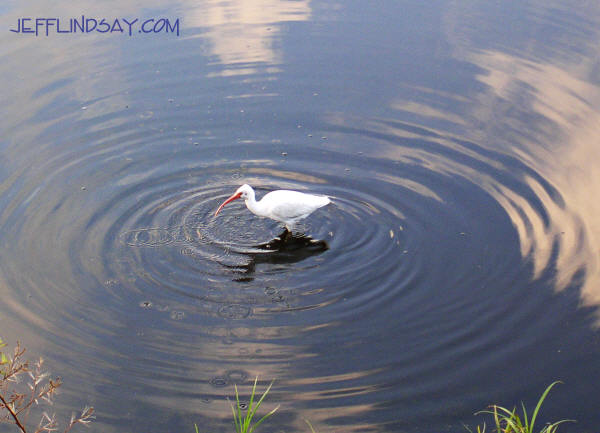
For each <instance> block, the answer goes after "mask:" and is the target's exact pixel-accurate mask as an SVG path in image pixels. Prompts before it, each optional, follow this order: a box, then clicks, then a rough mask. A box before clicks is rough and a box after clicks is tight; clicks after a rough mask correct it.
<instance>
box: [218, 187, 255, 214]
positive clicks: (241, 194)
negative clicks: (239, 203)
mask: <svg viewBox="0 0 600 433" xmlns="http://www.w3.org/2000/svg"><path fill="white" fill-rule="evenodd" d="M252 195H254V190H253V189H252V187H251V186H250V185H248V184H243V185H242V186H240V187H239V188H238V189H237V190H236V191H235V192H234V193H233V194H232V195H231V197H229V198H228V199H227V200H225V201H224V202H223V203H221V206H219V208H218V209H217V211H216V212H215V216H217V215H218V214H219V212H221V209H223V207H224V206H225V205H226V204H227V203H231V202H232V201H234V200H237V199H238V198H241V199H244V200H248V198H249V197H251V196H252Z"/></svg>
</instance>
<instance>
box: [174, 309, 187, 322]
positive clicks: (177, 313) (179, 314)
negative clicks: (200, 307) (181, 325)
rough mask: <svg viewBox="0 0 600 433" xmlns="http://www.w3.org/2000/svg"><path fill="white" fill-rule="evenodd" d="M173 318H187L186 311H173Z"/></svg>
mask: <svg viewBox="0 0 600 433" xmlns="http://www.w3.org/2000/svg"><path fill="white" fill-rule="evenodd" d="M171 319H173V320H183V319H185V313H184V312H183V311H171Z"/></svg>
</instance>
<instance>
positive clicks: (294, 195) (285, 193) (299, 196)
mask: <svg viewBox="0 0 600 433" xmlns="http://www.w3.org/2000/svg"><path fill="white" fill-rule="evenodd" d="M238 198H242V199H244V200H245V202H246V207H247V208H248V210H250V212H252V213H253V214H254V215H258V216H259V217H267V218H271V219H273V220H275V221H279V222H282V223H284V224H285V227H286V228H287V229H288V230H290V231H291V229H292V227H293V226H294V224H295V223H296V222H297V221H298V220H301V219H302V218H306V217H307V216H309V215H310V214H311V213H313V212H314V211H315V210H317V209H319V208H320V207H323V206H326V205H327V204H329V203H331V200H330V199H329V197H327V196H324V195H312V194H305V193H303V192H298V191H290V190H287V189H280V190H277V191H271V192H270V193H268V194H266V195H265V196H264V197H263V198H262V199H261V200H260V201H256V198H255V195H254V190H253V189H252V187H251V186H250V185H247V184H244V185H242V186H240V187H239V188H238V189H237V191H236V192H235V193H233V195H232V196H231V197H229V198H228V199H227V200H225V201H224V202H223V203H222V204H221V206H219V208H218V209H217V211H216V212H215V216H217V215H218V214H219V212H221V209H223V207H224V206H225V205H226V204H227V203H230V202H232V201H233V200H236V199H238Z"/></svg>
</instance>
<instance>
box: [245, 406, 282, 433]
mask: <svg viewBox="0 0 600 433" xmlns="http://www.w3.org/2000/svg"><path fill="white" fill-rule="evenodd" d="M256 406H257V407H258V406H259V405H258V404H257V405H256ZM277 409H279V405H278V406H277V407H276V408H275V409H273V410H272V411H271V412H269V413H268V414H266V415H265V416H263V417H262V418H261V419H260V420H259V421H258V422H257V423H255V424H254V425H253V426H252V428H251V429H250V430H249V431H248V433H252V432H253V431H254V429H255V428H256V427H258V426H259V425H261V424H262V422H263V421H264V420H266V419H267V418H269V417H270V416H271V415H273V414H274V413H275V411H276V410H277Z"/></svg>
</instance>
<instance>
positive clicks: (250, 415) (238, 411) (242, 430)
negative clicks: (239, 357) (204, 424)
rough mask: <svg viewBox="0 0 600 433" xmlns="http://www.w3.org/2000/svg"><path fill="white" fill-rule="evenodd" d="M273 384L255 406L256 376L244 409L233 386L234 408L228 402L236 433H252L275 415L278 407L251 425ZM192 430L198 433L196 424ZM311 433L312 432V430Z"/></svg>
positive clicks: (271, 384)
mask: <svg viewBox="0 0 600 433" xmlns="http://www.w3.org/2000/svg"><path fill="white" fill-rule="evenodd" d="M273 382H274V381H271V383H270V384H269V386H268V387H267V389H266V390H265V392H264V393H263V395H262V396H261V397H260V399H259V400H258V402H256V404H254V396H255V395H256V385H257V383H258V376H257V377H256V378H255V379H254V386H252V393H251V394H250V402H249V403H248V407H247V408H246V407H245V405H244V407H243V405H242V403H240V394H239V392H238V389H237V385H234V386H235V407H234V405H233V403H231V402H230V404H231V412H232V413H233V422H234V423H235V431H236V433H252V432H253V431H254V429H255V428H256V427H258V426H259V425H260V424H261V423H262V422H263V421H264V420H266V419H267V418H269V417H270V416H271V415H273V414H274V413H275V411H277V409H279V405H278V406H277V407H276V408H275V409H273V410H271V411H270V412H269V413H267V414H266V415H264V416H263V417H262V418H261V419H260V420H258V421H257V422H256V423H254V425H251V423H252V420H253V419H254V416H255V415H256V411H257V410H258V408H259V407H260V405H261V404H262V402H263V400H264V399H265V397H266V396H267V394H268V393H269V391H270V390H271V387H272V386H273ZM243 410H246V415H245V416H244V417H242V411H243ZM194 428H195V429H196V433H199V431H198V425H197V424H194ZM311 428H312V427H311ZM313 432H314V430H313Z"/></svg>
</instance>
